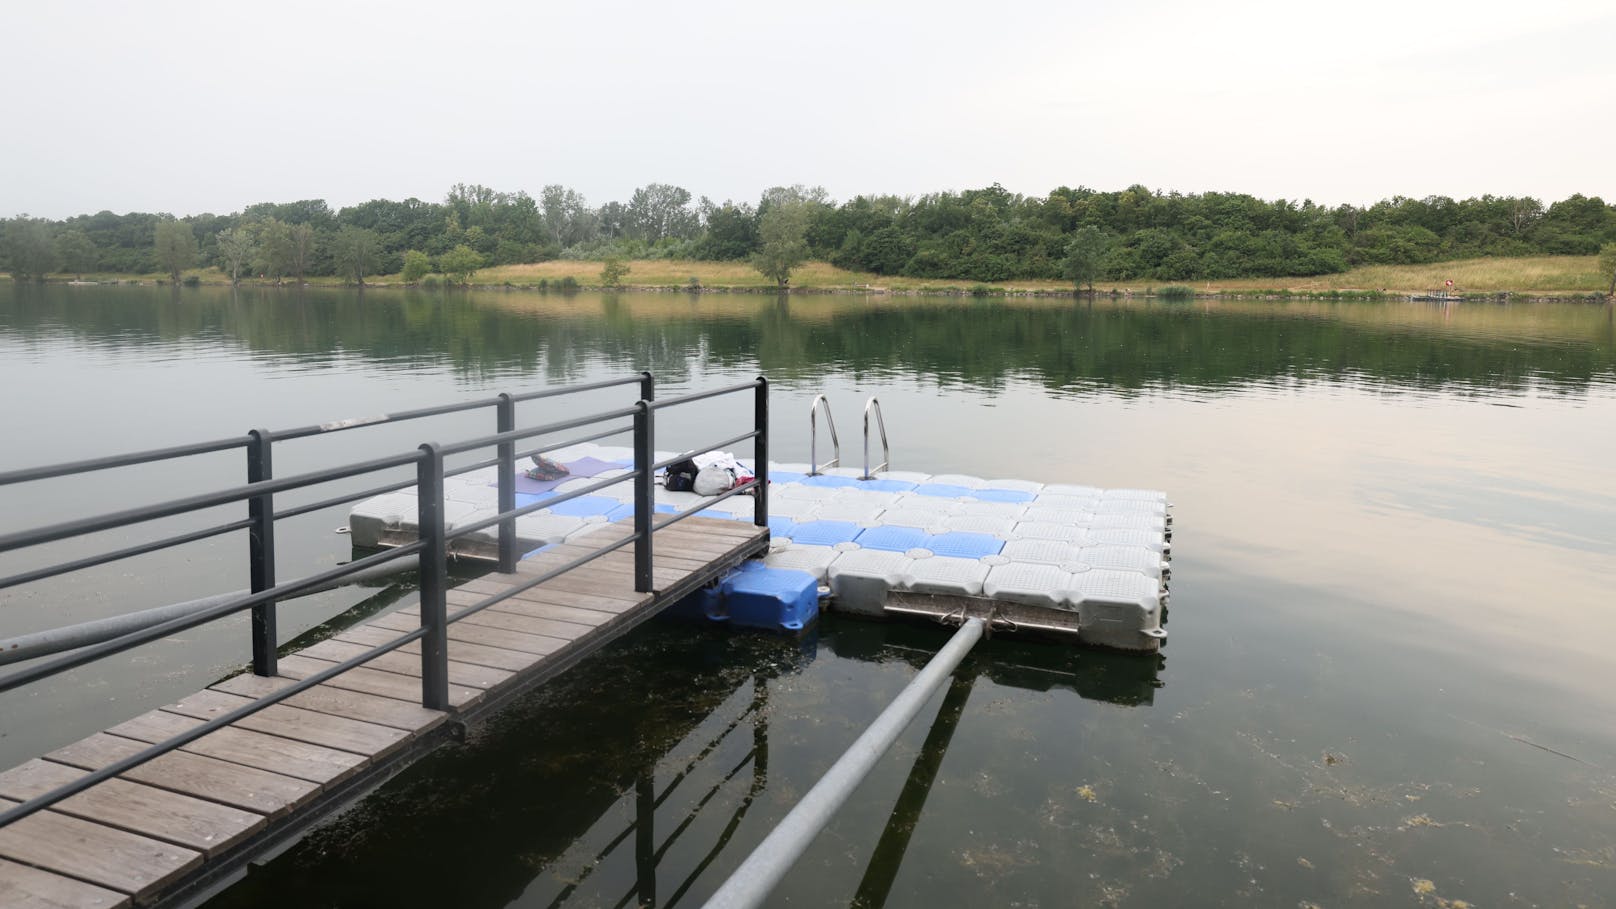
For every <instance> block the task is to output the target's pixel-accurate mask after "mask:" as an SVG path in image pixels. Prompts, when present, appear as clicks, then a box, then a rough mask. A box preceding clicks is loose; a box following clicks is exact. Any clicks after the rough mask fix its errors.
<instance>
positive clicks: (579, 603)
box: [448, 575, 634, 615]
mask: <svg viewBox="0 0 1616 909" xmlns="http://www.w3.org/2000/svg"><path fill="white" fill-rule="evenodd" d="M499 577H501V576H498V575H495V576H492V577H484V578H479V579H478V580H475V581H468V582H467V583H465V584H463V585H461V586H460V587H457V588H455V589H454V590H451V591H449V594H448V596H449V598H450V603H451V604H457V603H458V604H459V605H462V606H474V605H476V604H477V603H480V602H482V601H483V600H484V599H486V598H487V597H488V596H489V595H490V594H495V593H504V592H505V591H506V590H509V589H510V588H511V587H514V586H516V585H515V584H514V583H501V582H500V581H499V580H497V579H496V578H499ZM511 599H513V600H523V601H526V602H529V603H552V604H554V605H556V606H571V607H573V608H574V609H588V610H591V611H594V612H604V613H606V614H608V615H617V614H618V613H620V612H622V611H623V610H625V609H632V608H634V607H633V604H631V603H627V602H624V601H623V600H615V599H612V598H611V597H597V596H594V595H592V594H587V593H565V592H563V591H559V590H550V589H548V587H547V586H546V585H543V584H541V585H539V586H538V587H529V588H528V589H526V590H524V591H521V592H520V593H517V594H515V595H513V596H512V597H511Z"/></svg>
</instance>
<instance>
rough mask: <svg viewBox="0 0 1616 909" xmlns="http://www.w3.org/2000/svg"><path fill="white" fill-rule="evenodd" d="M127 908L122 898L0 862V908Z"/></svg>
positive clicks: (47, 872) (97, 888)
mask: <svg viewBox="0 0 1616 909" xmlns="http://www.w3.org/2000/svg"><path fill="white" fill-rule="evenodd" d="M128 905H130V900H129V897H128V896H126V895H125V894H122V893H117V892H115V891H112V890H106V889H103V888H101V887H97V886H95V885H94V884H86V883H84V882H83V881H76V880H74V879H72V878H70V877H63V876H61V875H60V874H52V873H51V872H49V871H43V870H41V869H39V868H30V867H28V866H27V865H19V864H17V863H16V862H8V861H6V860H5V859H0V906H5V907H6V909H123V907H125V906H128Z"/></svg>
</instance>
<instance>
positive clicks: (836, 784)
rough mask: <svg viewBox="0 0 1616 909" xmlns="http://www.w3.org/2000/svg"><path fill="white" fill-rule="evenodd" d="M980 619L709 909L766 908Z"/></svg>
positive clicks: (978, 635)
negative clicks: (773, 894)
mask: <svg viewBox="0 0 1616 909" xmlns="http://www.w3.org/2000/svg"><path fill="white" fill-rule="evenodd" d="M983 627H984V626H983V623H982V620H981V619H968V620H966V622H965V624H964V625H962V626H960V629H959V631H956V632H954V636H953V637H952V638H950V639H949V641H948V643H947V644H946V645H945V646H944V647H943V649H942V650H939V651H938V652H937V655H936V656H934V657H932V659H931V662H929V663H927V664H926V668H924V669H922V670H920V674H919V675H917V676H915V678H914V679H913V680H912V681H911V682H910V683H909V685H908V687H906V688H904V689H903V691H901V692H899V693H898V696H897V697H896V698H894V699H893V701H892V703H891V704H888V705H887V709H885V710H883V711H881V715H880V716H878V717H876V718H875V722H873V723H871V724H870V728H868V729H866V730H864V733H863V734H862V735H860V736H859V737H858V739H857V741H855V742H853V744H852V745H851V746H850V747H849V748H848V749H847V751H846V752H845V753H843V754H842V756H841V757H839V758H837V759H836V763H835V764H834V765H832V766H831V768H830V770H828V771H826V772H825V775H824V776H823V777H820V779H819V782H817V783H815V784H814V788H812V789H810V790H809V791H808V794H807V795H805V796H803V798H802V801H800V802H798V803H797V805H796V807H794V808H792V809H791V813H790V814H787V815H786V816H785V819H784V820H782V821H780V823H779V825H778V826H776V827H775V828H774V830H772V831H771V832H770V833H769V835H768V836H767V837H765V838H764V839H763V842H761V843H759V844H758V846H757V848H756V849H754V850H752V854H751V855H749V856H747V857H746V861H744V862H742V863H741V866H740V867H739V868H736V869H735V873H734V874H731V875H730V876H729V880H727V881H725V882H724V884H723V886H721V887H719V888H718V891H717V892H716V893H714V894H713V896H712V898H711V899H709V900H708V901H707V904H706V909H749V907H755V906H761V905H763V901H764V899H766V898H767V897H768V895H769V893H770V892H771V891H772V890H774V888H775V886H776V885H777V884H779V883H780V879H781V878H783V877H785V874H786V872H787V871H789V870H791V866H792V865H793V864H795V863H796V861H797V859H799V858H801V857H802V854H803V852H805V851H806V850H807V849H808V844H809V843H811V842H813V840H814V837H816V836H818V835H819V832H820V831H821V830H823V829H825V825H826V824H828V823H830V819H831V817H832V816H833V815H834V814H835V813H836V810H837V809H838V808H840V807H842V804H843V803H844V802H846V801H847V798H848V796H850V795H852V794H853V790H854V789H857V788H858V785H859V783H861V782H863V781H864V778H865V777H866V776H868V775H869V773H870V770H871V768H873V767H874V766H875V762H876V761H878V760H880V758H881V756H882V755H884V754H886V752H887V749H889V748H891V747H892V743H893V742H895V741H897V739H898V736H899V735H900V734H902V732H903V730H904V729H905V728H907V727H908V726H909V723H910V722H911V721H913V720H914V718H915V715H916V714H918V713H919V712H920V708H922V707H924V706H925V705H926V702H927V701H928V700H930V699H931V696H932V695H933V694H936V693H937V690H938V689H939V688H941V687H942V686H943V683H944V682H946V681H947V680H948V678H949V676H950V675H952V674H953V672H954V669H955V668H956V667H958V666H959V664H960V661H961V660H964V659H965V655H966V654H967V653H970V651H971V648H972V647H974V646H976V642H977V641H979V640H981V639H982V631H983Z"/></svg>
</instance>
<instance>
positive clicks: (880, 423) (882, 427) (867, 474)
mask: <svg viewBox="0 0 1616 909" xmlns="http://www.w3.org/2000/svg"><path fill="white" fill-rule="evenodd" d="M872 410H873V411H875V427H876V429H877V430H878V431H879V432H880V433H881V464H880V465H879V466H878V467H876V468H875V470H874V471H873V472H872V471H871V470H870V411H872ZM890 466H892V450H891V449H889V448H888V447H887V420H886V417H883V416H881V402H880V400H879V399H877V398H876V397H875V395H870V400H868V401H865V402H864V476H862V477H859V479H861V480H873V479H875V474H878V473H880V472H881V471H883V470H886V469H887V468H888V467H890Z"/></svg>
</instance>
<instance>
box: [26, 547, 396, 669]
mask: <svg viewBox="0 0 1616 909" xmlns="http://www.w3.org/2000/svg"><path fill="white" fill-rule="evenodd" d="M414 570H415V566H414V565H412V564H410V563H409V560H407V559H405V560H401V561H400V562H390V563H387V564H384V565H372V566H371V567H369V568H366V569H362V570H360V571H355V572H353V573H352V574H346V575H343V576H342V577H340V578H338V579H336V580H334V581H327V582H326V583H324V584H320V585H318V586H315V587H310V588H309V589H307V590H305V591H303V592H302V593H298V594H293V595H292V596H289V597H283V598H281V599H279V600H276V603H285V602H287V601H289V600H293V599H299V598H302V597H308V596H314V595H315V594H317V593H325V592H326V591H328V590H335V589H337V588H338V587H345V586H347V585H349V584H363V583H365V582H367V581H377V580H381V579H383V578H390V577H392V576H393V575H396V574H403V573H405V572H409V571H414ZM395 583H396V582H395ZM251 593H252V590H251V589H250V588H249V589H246V590H232V591H230V592H228V593H216V594H213V595H211V596H205V597H202V598H200V599H195V600H187V601H185V602H183V603H170V604H169V605H167V606H154V607H152V608H151V609H141V610H138V611H135V612H124V613H119V614H118V615H115V616H109V617H107V618H104V619H91V620H90V621H87V622H80V623H78V624H76V625H59V626H57V627H55V628H48V629H45V630H43V631H34V632H30V633H28V634H21V635H18V636H16V637H13V638H4V639H0V666H6V665H9V664H11V663H21V662H25V661H27V660H34V659H38V658H39V657H42V656H49V655H51V654H53V653H61V652H62V651H64V650H77V649H78V648H80V647H87V646H89V645H90V644H99V643H100V642H102V641H110V640H112V639H113V638H116V637H121V636H122V635H126V634H128V633H129V632H131V631H135V630H137V629H139V628H144V627H146V626H147V625H155V624H157V623H158V622H166V621H168V620H169V619H171V618H173V617H175V616H177V615H186V614H189V613H193V612H197V611H199V610H202V609H207V608H208V607H210V606H217V605H218V604H220V603H228V602H229V601H231V600H234V599H236V598H238V597H244V596H247V595H249V594H251Z"/></svg>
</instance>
